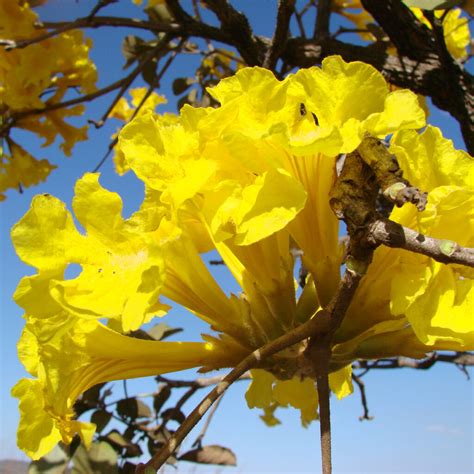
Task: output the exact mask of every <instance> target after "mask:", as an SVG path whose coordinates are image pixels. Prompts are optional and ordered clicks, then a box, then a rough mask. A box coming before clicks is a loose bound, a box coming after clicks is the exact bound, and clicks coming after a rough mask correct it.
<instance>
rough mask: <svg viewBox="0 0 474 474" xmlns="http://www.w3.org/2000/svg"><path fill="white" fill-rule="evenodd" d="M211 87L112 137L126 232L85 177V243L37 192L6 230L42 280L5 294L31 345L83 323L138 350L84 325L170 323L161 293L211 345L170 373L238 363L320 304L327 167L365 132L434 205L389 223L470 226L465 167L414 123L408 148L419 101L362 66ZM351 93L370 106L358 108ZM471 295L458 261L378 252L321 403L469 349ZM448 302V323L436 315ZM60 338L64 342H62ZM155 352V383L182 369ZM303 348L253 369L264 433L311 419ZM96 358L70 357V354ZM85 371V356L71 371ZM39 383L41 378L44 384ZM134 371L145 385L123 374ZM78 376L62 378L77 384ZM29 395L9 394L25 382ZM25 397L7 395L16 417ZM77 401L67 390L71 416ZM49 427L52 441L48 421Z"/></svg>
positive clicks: (80, 198) (329, 64)
mask: <svg viewBox="0 0 474 474" xmlns="http://www.w3.org/2000/svg"><path fill="white" fill-rule="evenodd" d="M210 92H211V94H212V95H213V96H214V97H215V99H216V100H218V101H219V102H220V103H221V106H220V107H218V108H216V109H211V108H209V109H193V108H191V107H183V109H182V110H181V113H180V116H179V117H178V118H176V119H173V120H168V119H162V118H159V117H157V116H155V115H153V114H152V113H151V112H147V113H144V114H141V115H139V116H137V117H136V118H135V119H133V120H132V121H131V122H130V123H129V124H128V125H126V126H125V127H124V129H123V130H122V132H121V133H120V136H119V143H118V146H119V150H120V152H121V153H123V157H124V159H125V160H126V161H127V163H128V165H129V166H130V168H131V169H132V170H133V171H134V172H135V173H136V175H137V176H138V178H139V179H141V180H142V181H143V182H144V183H145V185H146V197H145V200H144V202H143V205H142V207H141V208H140V210H139V211H137V213H135V214H134V215H133V216H132V217H131V218H130V219H128V220H125V221H124V220H123V219H122V217H121V215H120V211H121V201H120V199H119V197H118V196H117V195H116V194H114V193H110V192H108V191H105V190H104V189H103V188H101V187H100V186H99V184H98V177H97V175H86V176H85V177H84V178H83V179H82V180H80V181H79V182H78V185H77V187H76V197H75V198H74V201H73V209H74V212H75V214H76V217H77V219H78V221H79V222H80V223H81V224H82V226H83V227H84V229H85V231H86V235H83V234H81V233H80V232H78V231H77V230H76V228H75V226H74V224H73V221H72V217H71V215H70V214H69V213H68V212H67V211H66V209H65V207H64V206H63V205H62V204H61V203H60V202H59V201H57V200H55V199H54V198H52V197H50V196H42V197H37V198H36V199H35V200H34V202H33V204H32V208H31V210H30V211H29V212H28V213H27V215H26V216H25V217H24V218H23V219H22V221H20V223H18V224H17V225H16V227H15V228H14V229H13V234H12V235H13V241H14V244H15V246H16V248H17V252H18V254H19V255H20V257H21V258H22V259H23V260H24V261H25V262H26V263H29V264H30V265H33V266H35V267H36V268H38V270H39V272H38V274H37V275H34V276H32V277H26V278H24V279H23V280H22V282H20V285H19V287H18V289H17V292H16V295H15V298H16V300H17V302H18V303H19V304H20V305H21V306H22V307H23V308H24V309H25V312H26V317H27V321H28V324H29V326H28V327H32V326H33V325H34V324H37V325H38V326H41V328H42V329H41V331H42V332H43V333H44V334H48V337H47V338H46V337H44V338H42V339H41V341H40V342H38V347H40V348H45V347H49V346H48V343H49V342H48V341H53V340H56V339H55V338H61V337H66V336H65V334H75V333H74V331H76V330H77V331H79V332H80V331H87V329H86V328H92V329H91V331H92V332H94V331H97V333H98V334H99V333H100V334H104V337H105V334H107V338H108V337H109V336H110V337H112V336H111V334H113V338H115V339H114V340H116V341H117V343H118V344H122V345H124V346H125V339H126V340H127V341H129V342H127V343H126V344H127V347H130V351H132V346H134V345H135V341H133V342H132V341H131V340H129V339H128V338H127V337H126V336H123V335H120V334H118V333H113V332H112V330H109V329H105V328H104V327H102V326H101V325H100V324H99V323H98V322H97V320H99V319H101V318H107V319H109V320H110V325H111V327H113V328H116V329H119V330H122V331H128V330H130V329H135V328H137V327H139V326H140V325H141V324H142V323H143V322H145V321H148V320H149V318H150V317H152V316H153V315H155V314H156V315H161V314H162V313H163V312H164V311H165V310H166V307H164V306H163V305H161V304H160V303H159V299H158V298H159V296H160V295H164V296H166V297H167V298H169V299H170V300H172V301H174V302H176V303H178V304H180V305H182V306H184V307H185V308H187V309H188V310H190V311H191V312H192V313H193V314H195V315H196V316H197V317H199V318H201V319H203V320H204V321H206V322H207V323H208V324H209V325H210V328H211V330H213V331H214V333H212V334H209V335H205V336H204V339H205V340H206V341H207V344H208V346H199V347H200V349H196V351H197V352H196V353H195V355H194V356H193V355H191V356H190V357H189V358H186V357H185V354H184V353H183V354H180V351H179V346H173V347H175V349H170V351H169V354H172V357H173V358H174V357H175V358H176V360H177V361H178V362H179V363H181V362H182V361H184V360H185V361H186V363H184V362H183V366H182V368H184V367H185V366H186V367H191V366H203V368H204V370H212V369H215V368H220V367H223V366H226V365H230V366H232V365H234V364H235V363H236V362H237V361H239V360H242V358H243V357H245V355H247V354H249V353H250V352H251V351H253V350H255V349H257V348H259V347H261V346H262V345H263V344H265V343H267V342H269V341H271V340H274V339H275V338H277V337H279V336H281V335H283V334H285V333H287V332H288V331H290V330H292V329H293V328H295V327H297V326H298V325H300V324H301V323H302V322H305V321H307V320H309V319H310V318H312V317H314V316H315V315H316V314H317V312H318V310H319V309H320V308H321V307H325V306H326V305H327V303H328V302H329V301H330V299H331V298H332V297H333V296H334V294H335V292H336V288H337V285H338V283H339V275H340V266H341V264H342V249H341V247H340V245H339V242H338V221H337V219H336V217H335V216H334V215H333V214H332V212H331V210H330V208H329V203H328V201H329V191H330V188H331V186H332V184H333V182H334V179H335V175H336V161H337V156H338V155H339V154H340V153H345V152H351V151H353V150H354V149H356V148H357V147H358V145H359V144H360V143H361V141H362V139H363V138H364V135H365V134H366V133H370V134H372V135H375V136H377V137H380V138H385V137H386V136H387V135H391V134H394V136H393V138H392V140H391V147H392V148H391V150H392V151H393V152H394V153H395V155H396V156H397V158H398V160H399V162H400V165H401V167H402V169H403V170H404V172H405V175H406V176H407V178H408V179H410V181H411V182H412V183H413V184H414V185H418V186H420V188H422V189H426V190H427V191H429V192H430V196H432V198H430V199H431V200H430V202H429V205H428V207H427V209H426V210H425V211H424V212H422V213H420V214H418V215H417V214H416V213H415V211H414V209H411V208H409V207H407V208H405V207H404V208H402V209H396V210H394V211H393V213H392V216H391V218H392V219H393V220H395V221H396V222H399V223H400V224H403V225H407V226H410V227H412V228H414V229H416V230H418V231H419V232H426V233H428V234H431V235H434V236H435V237H441V238H443V239H456V240H459V242H460V243H461V244H463V243H468V242H467V241H466V235H467V232H466V227H465V226H467V225H468V224H467V220H466V219H465V216H462V217H461V219H460V218H459V215H457V214H455V213H454V212H453V209H454V208H455V207H456V206H465V209H466V215H468V209H470V208H469V199H472V196H471V197H469V196H470V194H469V193H470V191H469V189H468V186H469V178H468V172H472V171H469V170H470V169H472V163H471V161H470V158H468V157H467V156H465V154H463V153H462V152H457V151H455V150H454V149H453V148H452V145H450V144H449V142H447V141H446V140H445V139H444V138H442V137H441V135H440V133H439V132H438V131H437V129H434V128H430V127H428V128H427V129H426V130H425V132H423V134H421V135H419V134H418V132H417V131H416V129H418V128H421V127H423V126H424V120H425V115H424V112H423V110H422V109H421V108H420V106H419V105H418V101H417V98H416V96H415V95H414V94H412V93H411V92H409V91H400V90H399V91H395V92H390V91H389V88H388V86H387V84H386V83H385V81H384V79H383V77H382V76H381V75H380V74H379V73H378V72H377V71H376V70H375V69H373V68H372V67H370V66H368V65H365V64H362V63H345V62H344V61H343V60H342V59H341V58H339V57H332V58H328V59H327V60H325V61H324V63H323V66H322V68H321V69H319V68H311V69H309V70H302V71H300V72H298V73H297V74H295V75H291V76H289V77H288V78H286V79H285V80H283V81H278V80H277V79H276V78H275V77H274V76H273V75H272V74H271V73H270V72H269V71H266V70H264V69H260V68H247V69H242V70H240V71H239V72H238V73H237V74H236V75H235V76H234V77H231V78H228V79H224V80H223V81H221V83H220V84H219V85H218V86H217V87H215V88H214V89H212V90H211V91H210ZM361 94H363V95H364V97H366V98H367V100H366V101H365V102H364V105H361V104H360V100H359V99H360V96H361ZM455 160H456V165H455V164H454V161H455ZM425 167H428V168H429V170H430V171H427V170H424V168H425ZM456 167H459V168H458V170H459V171H456V172H455V173H454V177H453V179H451V177H450V175H451V172H452V170H454V169H455V168H456ZM421 170H423V171H421ZM471 195H472V192H471ZM463 208H464V207H463ZM471 208H472V206H471ZM459 220H461V221H462V222H461V223H460V224H459V227H457V226H458V224H457V222H458V221H459ZM463 226H464V227H463ZM457 229H459V235H458V232H457ZM46 236H47V237H48V238H46ZM210 249H215V250H217V251H218V252H219V253H220V255H221V257H222V259H223V260H224V262H225V264H226V265H227V267H228V269H229V270H230V272H231V273H232V274H233V276H234V277H235V280H236V281H237V283H238V284H239V285H240V287H241V290H242V291H241V293H240V294H237V295H234V294H231V295H226V294H225V292H224V291H223V290H222V289H221V288H220V287H219V285H218V283H217V282H216V281H215V280H214V279H213V277H212V275H211V273H210V272H209V270H208V268H207V266H206V265H205V264H204V262H203V259H202V256H201V253H203V252H206V251H208V250H210ZM295 255H302V260H303V263H304V265H305V266H306V268H307V269H308V270H309V275H308V277H307V278H306V279H305V283H306V285H305V287H304V289H303V291H302V292H301V294H298V292H297V290H296V284H295V280H294V272H295ZM70 263H78V264H80V265H81V267H82V272H81V274H80V275H79V276H78V277H76V278H73V279H70V280H68V279H67V278H66V277H65V276H64V270H65V269H66V267H67V266H68V265H69V264H70ZM399 275H406V276H402V277H400V276H399ZM470 285H471V280H469V274H468V273H467V272H465V271H464V270H462V269H461V268H460V267H459V266H453V267H452V268H451V267H449V268H448V267H442V266H440V265H438V264H436V263H434V262H432V261H431V260H430V259H429V258H428V257H425V256H420V255H412V254H410V253H408V252H405V251H404V250H397V249H386V248H379V249H377V251H376V252H375V255H374V261H373V263H372V265H371V266H370V267H369V271H368V273H367V275H366V276H365V278H364V279H363V281H362V283H361V286H360V290H359V291H358V293H357V294H356V296H355V298H354V300H353V302H352V304H351V307H350V308H349V311H348V313H347V316H346V318H345V320H344V322H343V324H342V326H341V327H340V328H339V329H338V331H337V332H336V333H335V335H334V340H333V346H332V359H331V363H330V372H331V374H330V386H331V389H332V390H333V392H334V393H335V394H336V395H337V396H338V397H339V398H342V397H344V396H346V395H348V394H349V393H350V392H351V391H352V385H351V363H352V361H354V360H355V359H357V358H366V359H371V358H380V357H387V356H396V355H406V356H410V357H423V356H424V355H425V353H426V352H427V351H431V350H434V349H451V350H466V349H469V348H471V347H472V325H471V326H470V325H469V312H468V305H469V301H470V295H471V293H470V291H471V290H470V288H471V286H470ZM40 295H42V296H40ZM99 296H100V297H99ZM448 306H451V307H452V308H453V312H452V314H447V313H446V312H445V311H444V310H443V309H445V308H446V307H448ZM316 317H317V316H316ZM58 321H60V322H61V324H59V325H58V324H57V322H58ZM66 327H67V328H76V327H77V329H74V330H73V332H72V333H71V330H70V329H68V331H65V330H63V329H59V328H66ZM97 328H100V329H97ZM28 330H29V331H33V329H28ZM36 331H37V332H36V333H35V334H39V332H38V331H39V329H37V330H36ZM25 337H26V336H25ZM68 337H69V336H68ZM81 337H82V336H81ZM98 337H99V336H98ZM100 337H102V336H100ZM119 339H120V341H123V342H120V341H119ZM81 340H84V339H81ZM111 340H112V339H111ZM38 341H39V339H38ZM22 347H24V344H23V345H22V344H20V353H21V352H22V351H23V349H22ZM81 347H82V348H84V347H85V346H84V345H83V346H81ZM110 347H111V346H110ZM150 347H151V346H150ZM153 347H157V348H158V347H162V348H163V353H162V358H163V365H162V366H160V367H157V366H156V365H153V368H154V369H155V370H156V373H158V372H159V371H160V370H162V371H164V370H168V368H169V369H170V370H179V368H180V367H179V363H177V366H175V367H174V369H173V367H172V366H171V365H167V364H168V360H171V359H169V358H168V356H167V349H166V347H168V346H158V345H156V346H153ZM169 347H171V346H169ZM182 347H183V351H184V346H182ZM305 348H306V345H305V343H300V344H297V345H295V346H294V347H291V348H287V349H285V350H284V351H281V352H280V353H278V354H275V355H274V356H273V357H271V358H270V359H268V360H265V361H263V362H262V364H261V365H260V366H259V367H258V368H257V369H258V370H255V371H254V372H253V374H252V377H253V380H252V384H251V386H250V388H249V391H248V393H247V401H248V403H249V406H252V407H260V408H262V409H263V410H264V416H263V419H264V421H266V422H267V423H268V424H275V423H278V420H277V418H276V417H275V410H276V409H277V408H278V407H285V406H293V407H296V408H297V409H299V410H300V411H301V416H302V422H303V424H307V423H309V422H310V421H311V420H313V419H316V417H317V394H316V393H317V392H316V390H315V387H314V381H313V380H312V379H311V377H310V375H311V374H312V372H311V370H309V368H308V367H307V366H306V367H305V366H304V364H301V361H302V357H301V355H302V353H303V351H304V350H305ZM42 350H43V349H42ZM94 350H95V349H92V348H91V349H90V351H89V350H84V357H86V358H87V353H88V352H90V353H91V354H92V355H94ZM139 350H141V349H138V346H137V351H139ZM199 351H201V352H199ZM202 351H204V352H202ZM205 351H207V352H205ZM44 352H46V353H49V352H48V350H46V349H45V350H44ZM204 355H206V357H204ZM207 355H208V356H209V357H207ZM123 359H124V364H127V363H128V362H126V359H131V360H134V361H135V362H133V364H135V363H137V364H138V361H137V360H136V359H134V358H133V356H132V355H131V354H130V357H129V356H128V355H127V354H125V353H124V354H123ZM23 360H24V363H25V366H26V367H27V368H28V370H30V372H31V373H32V374H33V375H35V374H36V373H38V374H40V372H39V371H37V372H32V370H33V368H32V366H33V363H32V362H31V360H30V359H27V358H25V357H23ZM28 361H29V362H28ZM155 362H156V361H153V362H150V364H154V363H155ZM89 363H90V359H87V362H85V365H88V364H89ZM186 364H188V365H186ZM92 365H94V362H93V361H92ZM133 367H138V365H137V366H135V365H134V366H133ZM145 367H149V368H150V371H151V370H152V367H151V365H150V366H146V365H145ZM54 370H56V369H54ZM54 370H53V369H51V373H54ZM48 371H49V369H47V368H46V369H45V370H44V377H43V376H40V375H38V382H35V383H39V384H40V387H43V386H45V385H44V384H46V382H45V381H46V380H48ZM149 373H151V372H149ZM124 374H125V375H124ZM136 375H137V376H138V375H143V372H139V370H138V368H137V371H136ZM123 376H128V377H132V376H134V375H133V374H132V373H131V372H126V371H125V372H122V371H119V370H117V372H114V373H113V374H112V373H110V374H107V375H104V378H103V379H101V380H111V379H114V378H120V377H123ZM74 377H75V376H73V377H72V378H71V380H72V382H70V381H69V379H68V381H67V382H66V381H65V382H64V383H65V384H69V383H72V384H74V382H73V379H74ZM78 377H79V376H78ZM30 383H32V382H23V384H24V386H25V387H26V384H30ZM41 384H42V385H41ZM21 387H22V386H20V388H18V387H17V388H16V389H15V393H16V394H17V395H18V396H19V397H20V399H21V402H20V403H23V404H24V406H29V404H30V403H31V402H30V401H28V400H29V399H28V395H27V390H26V389H25V388H21ZM83 389H84V387H83V386H80V387H79V388H75V389H74V390H72V391H70V392H69V393H70V394H69V395H68V396H67V400H69V401H68V402H67V403H69V405H67V406H68V409H71V406H72V405H71V403H72V400H73V399H74V398H75V397H77V396H78V395H79V394H80V391H81V390H83ZM35 390H39V389H35ZM41 390H43V389H42V388H41ZM47 399H48V400H49V398H48V397H47ZM62 400H64V399H62ZM48 403H49V402H48ZM62 403H63V402H62ZM46 404H47V402H44V406H46ZM47 406H48V413H49V414H50V415H52V417H53V418H54V419H62V418H61V417H62V416H66V415H65V413H67V416H69V418H68V419H69V420H72V418H71V417H72V411H67V412H65V411H64V410H62V411H61V410H60V409H59V408H58V407H57V406H54V407H53V408H51V406H50V405H47ZM71 410H72V409H71ZM58 417H59V418H58ZM48 420H50V418H48ZM49 423H50V424H49V425H47V421H45V420H43V421H38V428H35V431H31V429H30V428H28V427H26V426H25V425H24V424H22V427H21V430H20V432H21V433H22V436H24V437H26V436H27V433H30V435H31V437H32V440H34V441H31V442H32V443H36V444H35V446H38V443H41V442H42V441H41V440H42V439H44V438H47V434H45V433H50V432H51V428H47V427H46V426H49V427H51V426H52V425H51V423H52V422H51V421H49ZM54 426H55V427H56V428H55V429H57V430H59V433H60V434H61V429H60V427H58V426H59V425H57V424H56V425H54ZM61 426H62V425H61ZM75 426H76V425H75ZM68 429H69V428H68ZM22 430H24V434H23V431H22ZM29 430H30V431H29ZM41 430H44V431H41ZM74 430H76V431H78V432H79V431H80V430H79V428H77V429H76V428H74ZM84 430H86V431H87V430H89V428H87V429H86V427H84ZM66 431H67V430H66ZM86 431H84V434H83V437H86V434H85V433H86ZM87 432H89V431H87ZM55 433H56V434H55V436H56V438H57V436H59V435H58V434H57V433H58V432H55ZM42 436H43V437H42ZM62 436H63V439H65V440H66V441H67V440H68V439H69V438H68V437H67V436H66V435H62ZM48 446H49V445H48ZM28 449H29V452H33V451H34V449H30V448H28Z"/></svg>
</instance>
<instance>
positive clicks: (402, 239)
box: [368, 219, 474, 267]
mask: <svg viewBox="0 0 474 474" xmlns="http://www.w3.org/2000/svg"><path fill="white" fill-rule="evenodd" d="M368 239H369V241H370V242H372V243H373V244H375V245H379V244H383V245H386V246H387V247H395V248H403V249H405V250H410V251H411V252H416V253H421V254H423V255H426V256H428V257H431V258H432V259H434V260H436V261H437V262H441V263H457V264H461V265H466V266H468V267H474V248H467V247H461V246H460V245H459V244H457V243H456V242H453V241H451V240H440V239H435V238H433V237H428V236H426V235H423V234H420V233H418V232H416V231H415V230H412V229H409V228H407V227H403V226H402V225H400V224H397V223H396V222H393V221H391V220H389V219H378V220H376V221H374V222H373V223H372V224H370V228H369V235H368Z"/></svg>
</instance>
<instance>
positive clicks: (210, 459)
mask: <svg viewBox="0 0 474 474" xmlns="http://www.w3.org/2000/svg"><path fill="white" fill-rule="evenodd" d="M178 459H179V460H180V461H190V462H195V463H199V464H217V465H219V466H237V458H236V456H235V454H234V453H233V452H232V451H231V450H230V449H229V448H224V446H218V445H216V444H211V445H209V446H202V447H201V448H198V449H192V450H191V451H188V452H186V453H184V454H183V455H182V456H180V457H179V458H178Z"/></svg>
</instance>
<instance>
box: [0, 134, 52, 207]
mask: <svg viewBox="0 0 474 474" xmlns="http://www.w3.org/2000/svg"><path fill="white" fill-rule="evenodd" d="M8 146H9V149H10V156H9V155H7V154H6V153H0V201H3V200H4V199H5V195H4V194H3V193H4V192H5V191H6V190H8V189H19V188H28V187H30V186H33V185H35V184H38V183H40V182H41V181H44V180H45V179H46V178H47V177H48V176H49V173H50V172H51V171H52V170H53V169H54V168H56V166H54V165H51V164H50V163H49V162H48V161H47V160H37V159H36V158H34V157H33V156H31V155H30V154H29V153H28V152H27V151H26V150H25V149H24V148H22V147H21V146H20V145H18V144H17V143H15V142H14V141H13V140H8Z"/></svg>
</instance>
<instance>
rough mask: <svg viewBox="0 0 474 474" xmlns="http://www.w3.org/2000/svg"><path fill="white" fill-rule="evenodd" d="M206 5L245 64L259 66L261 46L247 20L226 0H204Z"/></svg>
mask: <svg viewBox="0 0 474 474" xmlns="http://www.w3.org/2000/svg"><path fill="white" fill-rule="evenodd" d="M206 5H207V6H208V7H209V8H210V9H211V10H212V11H213V12H214V13H215V15H216V16H217V18H218V19H219V21H220V22H221V25H222V29H223V30H224V32H225V33H226V34H227V35H228V36H229V37H230V38H232V41H231V42H232V43H233V45H234V46H235V47H236V48H237V50H238V51H239V53H240V55H241V56H242V58H243V59H244V60H245V62H246V63H247V64H248V65H249V66H258V65H261V64H262V63H263V57H262V56H263V55H262V54H261V53H262V45H261V44H259V42H258V40H257V38H256V37H255V36H254V34H253V32H252V28H251V27H250V23H249V20H248V18H247V17H246V16H245V15H244V14H243V13H241V12H239V11H237V10H236V9H235V8H234V7H233V6H232V5H231V4H230V3H229V2H228V1H226V0H206Z"/></svg>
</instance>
